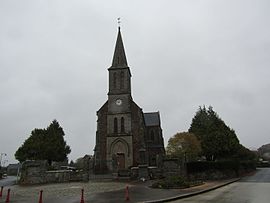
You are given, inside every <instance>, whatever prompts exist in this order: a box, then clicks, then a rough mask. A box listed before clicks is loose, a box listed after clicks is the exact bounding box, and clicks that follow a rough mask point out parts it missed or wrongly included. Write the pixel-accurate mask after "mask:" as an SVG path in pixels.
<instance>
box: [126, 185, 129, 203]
mask: <svg viewBox="0 0 270 203" xmlns="http://www.w3.org/2000/svg"><path fill="white" fill-rule="evenodd" d="M126 201H129V190H128V186H127V187H126Z"/></svg>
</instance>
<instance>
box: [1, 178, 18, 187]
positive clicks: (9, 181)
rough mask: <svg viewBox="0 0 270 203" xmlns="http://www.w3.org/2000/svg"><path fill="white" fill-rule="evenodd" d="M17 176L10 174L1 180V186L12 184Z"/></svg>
mask: <svg viewBox="0 0 270 203" xmlns="http://www.w3.org/2000/svg"><path fill="white" fill-rule="evenodd" d="M16 180H17V178H16V176H8V177H6V178H3V179H1V180H0V186H4V187H5V186H11V185H14V184H15V183H16Z"/></svg>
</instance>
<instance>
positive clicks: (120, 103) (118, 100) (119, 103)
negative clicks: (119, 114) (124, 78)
mask: <svg viewBox="0 0 270 203" xmlns="http://www.w3.org/2000/svg"><path fill="white" fill-rule="evenodd" d="M122 103H123V102H122V100H121V99H117V100H116V101H115V104H116V105H118V106H120V105H122Z"/></svg>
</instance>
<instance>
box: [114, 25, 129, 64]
mask: <svg viewBox="0 0 270 203" xmlns="http://www.w3.org/2000/svg"><path fill="white" fill-rule="evenodd" d="M127 66H128V65H127V59H126V54H125V48H124V44H123V41H122V36H121V31H120V26H119V27H118V36H117V40H116V45H115V50H114V55H113V61H112V66H111V68H116V67H127Z"/></svg>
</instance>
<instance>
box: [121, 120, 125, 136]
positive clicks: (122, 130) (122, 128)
mask: <svg viewBox="0 0 270 203" xmlns="http://www.w3.org/2000/svg"><path fill="white" fill-rule="evenodd" d="M124 132H125V119H124V117H122V118H121V133H124Z"/></svg>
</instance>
